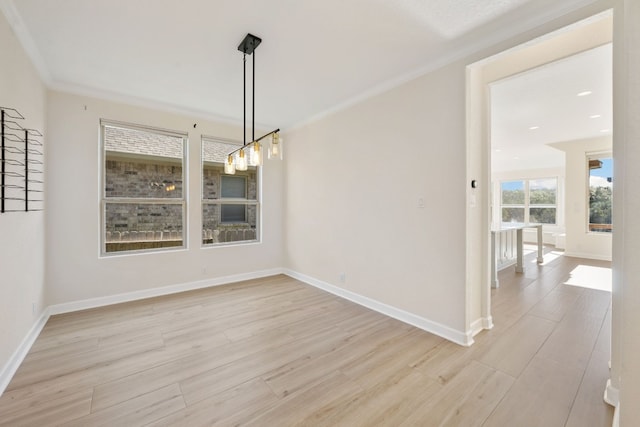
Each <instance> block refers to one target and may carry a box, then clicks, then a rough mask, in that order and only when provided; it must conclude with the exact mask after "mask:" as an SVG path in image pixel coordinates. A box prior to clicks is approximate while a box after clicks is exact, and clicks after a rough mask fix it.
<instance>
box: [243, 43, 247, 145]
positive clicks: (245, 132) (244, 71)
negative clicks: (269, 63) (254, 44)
mask: <svg viewBox="0 0 640 427" xmlns="http://www.w3.org/2000/svg"><path fill="white" fill-rule="evenodd" d="M242 64H243V70H242V145H243V146H245V145H247V54H246V53H245V54H244V55H243V56H242Z"/></svg>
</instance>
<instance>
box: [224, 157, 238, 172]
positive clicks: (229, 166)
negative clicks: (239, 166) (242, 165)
mask: <svg viewBox="0 0 640 427" xmlns="http://www.w3.org/2000/svg"><path fill="white" fill-rule="evenodd" d="M224 173H226V174H228V175H233V174H235V173H236V165H235V164H234V163H233V156H232V155H229V156H228V157H227V161H226V162H224Z"/></svg>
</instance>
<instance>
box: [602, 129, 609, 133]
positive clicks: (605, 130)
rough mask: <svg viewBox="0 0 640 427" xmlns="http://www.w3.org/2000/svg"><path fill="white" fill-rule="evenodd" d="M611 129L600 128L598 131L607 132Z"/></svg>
mask: <svg viewBox="0 0 640 427" xmlns="http://www.w3.org/2000/svg"><path fill="white" fill-rule="evenodd" d="M610 130H611V129H601V130H600V132H602V133H605V132H609V131H610Z"/></svg>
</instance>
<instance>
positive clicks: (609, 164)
mask: <svg viewBox="0 0 640 427" xmlns="http://www.w3.org/2000/svg"><path fill="white" fill-rule="evenodd" d="M598 160H600V161H601V162H602V167H601V168H599V169H591V173H590V175H591V176H601V177H604V178H610V177H613V159H612V158H608V159H598Z"/></svg>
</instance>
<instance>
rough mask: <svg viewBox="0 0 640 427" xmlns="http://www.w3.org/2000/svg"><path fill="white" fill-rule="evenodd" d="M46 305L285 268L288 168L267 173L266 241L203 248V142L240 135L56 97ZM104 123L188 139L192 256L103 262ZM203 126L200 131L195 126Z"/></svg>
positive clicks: (177, 253)
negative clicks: (101, 132)
mask: <svg viewBox="0 0 640 427" xmlns="http://www.w3.org/2000/svg"><path fill="white" fill-rule="evenodd" d="M48 113H49V114H48V132H49V138H48V140H49V146H50V147H49V148H50V150H49V157H48V170H49V179H48V182H49V188H48V192H49V199H50V200H53V201H55V203H50V205H49V209H48V212H47V302H48V304H61V303H69V302H73V301H81V300H86V299H91V298H99V297H106V296H111V295H117V294H122V293H130V292H134V291H144V290H147V289H152V288H158V287H163V286H169V285H179V284H190V283H193V282H198V281H203V280H205V281H206V280H211V279H216V278H217V279H219V278H224V277H228V276H233V275H239V274H246V273H252V272H259V271H264V270H269V269H274V268H280V267H281V266H282V264H283V260H282V255H283V250H282V248H283V246H282V243H283V242H282V234H283V229H282V227H283V223H282V215H281V213H282V212H281V211H282V204H283V199H282V185H283V183H282V182H283V181H282V179H283V166H282V163H281V162H268V163H267V164H266V166H265V167H264V168H263V180H262V182H263V202H264V203H263V206H262V212H263V223H262V229H263V239H262V243H259V244H248V245H237V246H225V247H207V248H201V243H200V242H201V220H200V215H201V214H200V212H201V203H200V194H201V178H200V149H201V141H200V135H201V134H204V135H211V136H218V137H223V138H232V139H238V137H239V136H241V135H242V130H241V127H237V126H231V125H228V124H220V123H213V122H207V121H204V120H199V119H194V118H191V117H186V116H180V115H176V114H172V113H168V112H160V111H154V110H151V109H147V108H141V107H134V106H131V105H124V104H118V103H114V102H110V101H105V100H98V99H93V98H87V97H82V96H77V95H71V94H65V93H60V92H51V93H50V94H49V103H48ZM100 119H109V120H115V121H122V122H129V123H135V124H140V125H144V126H150V127H158V128H163V129H170V130H176V131H180V132H188V134H189V140H188V159H187V172H186V177H187V178H186V180H187V183H188V187H187V188H188V194H187V198H188V205H187V216H188V222H189V223H188V236H187V238H188V248H187V249H185V250H169V251H162V252H153V253H145V254H137V255H116V256H107V257H100V256H99V252H100V194H101V192H100V190H101V189H100V186H99V181H98V178H99V174H100V160H99V151H100V149H99V125H100ZM194 123H197V127H196V128H195V129H194V127H193V125H194Z"/></svg>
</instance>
